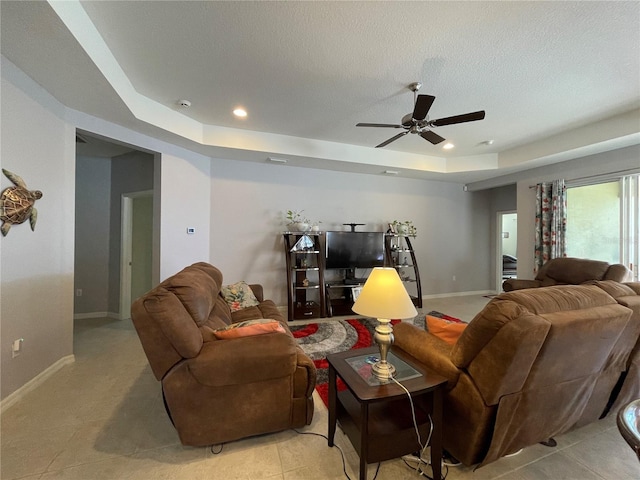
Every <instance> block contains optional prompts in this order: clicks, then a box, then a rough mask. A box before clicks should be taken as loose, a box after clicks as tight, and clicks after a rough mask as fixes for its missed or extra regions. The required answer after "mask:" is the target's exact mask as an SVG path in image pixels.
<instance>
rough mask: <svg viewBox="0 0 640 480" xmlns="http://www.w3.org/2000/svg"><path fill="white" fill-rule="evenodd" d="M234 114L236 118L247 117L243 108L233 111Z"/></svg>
mask: <svg viewBox="0 0 640 480" xmlns="http://www.w3.org/2000/svg"><path fill="white" fill-rule="evenodd" d="M233 114H234V115H235V116H236V117H240V118H244V117H246V116H247V111H246V110H245V109H244V108H242V107H238V108H236V109H234V110H233Z"/></svg>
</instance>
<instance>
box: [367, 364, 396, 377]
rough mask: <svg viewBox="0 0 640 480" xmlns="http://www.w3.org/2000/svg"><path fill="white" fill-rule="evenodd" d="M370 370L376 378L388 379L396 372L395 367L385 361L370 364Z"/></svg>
mask: <svg viewBox="0 0 640 480" xmlns="http://www.w3.org/2000/svg"><path fill="white" fill-rule="evenodd" d="M371 372H372V373H373V374H374V375H375V376H376V378H377V379H378V380H389V379H390V378H391V377H393V376H394V375H395V374H396V367H394V366H393V365H391V364H390V363H387V362H384V363H382V362H376V363H374V364H373V365H371Z"/></svg>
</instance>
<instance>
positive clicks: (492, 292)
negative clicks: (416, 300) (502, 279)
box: [422, 290, 496, 300]
mask: <svg viewBox="0 0 640 480" xmlns="http://www.w3.org/2000/svg"><path fill="white" fill-rule="evenodd" d="M495 294H496V291H495V290H476V291H473V292H453V293H437V294H434V295H423V296H422V299H423V300H426V299H429V298H448V297H470V296H474V295H475V296H477V295H495Z"/></svg>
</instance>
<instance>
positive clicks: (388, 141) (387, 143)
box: [376, 130, 409, 148]
mask: <svg viewBox="0 0 640 480" xmlns="http://www.w3.org/2000/svg"><path fill="white" fill-rule="evenodd" d="M407 133H409V130H407V131H406V132H402V133H399V134H398V135H396V136H395V137H391V138H390V139H389V140H385V141H384V142H382V143H381V144H380V145H376V148H381V147H385V146H387V145H389V144H390V143H391V142H395V141H396V140H398V139H399V138H400V137H404V136H405V135H406V134H407Z"/></svg>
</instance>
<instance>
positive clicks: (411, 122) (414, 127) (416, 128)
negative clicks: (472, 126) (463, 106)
mask: <svg viewBox="0 0 640 480" xmlns="http://www.w3.org/2000/svg"><path fill="white" fill-rule="evenodd" d="M420 87H422V84H421V83H419V82H414V83H412V84H411V85H409V87H408V88H409V90H411V91H412V92H413V99H414V108H413V112H412V113H408V114H407V115H405V116H404V117H402V123H401V124H390V123H358V124H356V127H381V128H403V129H404V132H402V133H399V134H398V135H396V136H394V137H391V138H390V139H388V140H385V141H384V142H382V143H381V144H380V145H376V148H380V147H385V146H387V145H389V144H390V143H391V142H395V141H396V140H398V139H399V138H400V137H404V136H405V135H406V134H407V133H417V134H418V135H420V136H421V137H422V138H424V139H425V140H427V141H429V142H431V143H432V144H434V145H437V144H439V143H441V142H444V140H445V139H444V138H442V137H441V136H440V135H438V134H437V133H435V132H434V131H433V130H430V129H431V128H433V127H443V126H445V125H453V124H456V123H465V122H475V121H476V120H482V119H483V118H484V110H480V111H479V112H472V113H465V114H462V115H454V116H453V117H445V118H439V119H437V120H429V117H427V113H429V109H430V108H431V105H433V101H434V100H435V99H436V97H434V96H432V95H418V94H417V92H418V90H420Z"/></svg>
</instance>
